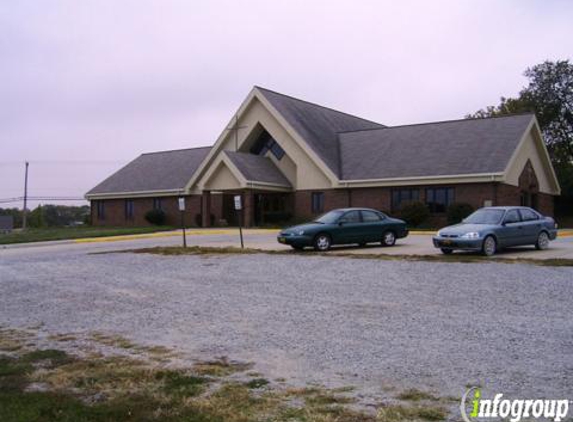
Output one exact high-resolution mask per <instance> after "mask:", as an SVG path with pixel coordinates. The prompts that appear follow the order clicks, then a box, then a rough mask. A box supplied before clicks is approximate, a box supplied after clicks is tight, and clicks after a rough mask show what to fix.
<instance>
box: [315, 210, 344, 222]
mask: <svg viewBox="0 0 573 422" xmlns="http://www.w3.org/2000/svg"><path fill="white" fill-rule="evenodd" d="M342 214H344V211H329V212H327V213H326V214H323V215H321V216H320V217H319V218H317V219H316V220H314V222H315V223H322V224H333V223H336V222H337V221H338V219H339V218H340V216H341V215H342Z"/></svg>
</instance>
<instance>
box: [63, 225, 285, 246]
mask: <svg viewBox="0 0 573 422" xmlns="http://www.w3.org/2000/svg"><path fill="white" fill-rule="evenodd" d="M238 232H239V229H237V228H233V229H213V230H194V229H188V230H187V235H188V236H208V235H215V234H236V233H238ZM243 233H244V234H264V233H278V230H276V229H244V230H243ZM173 236H181V230H178V231H170V232H158V233H144V234H129V235H120V236H102V237H87V238H83V239H74V240H73V241H74V243H104V242H121V241H124V240H138V239H153V238H157V237H173Z"/></svg>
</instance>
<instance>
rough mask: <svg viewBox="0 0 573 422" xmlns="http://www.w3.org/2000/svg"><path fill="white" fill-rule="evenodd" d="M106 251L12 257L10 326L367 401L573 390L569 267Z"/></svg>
mask: <svg viewBox="0 0 573 422" xmlns="http://www.w3.org/2000/svg"><path fill="white" fill-rule="evenodd" d="M114 246H115V247H117V246H118V245H114ZM102 247H107V248H109V247H110V246H109V244H105V243H94V244H83V245H78V244H63V245H55V246H49V247H47V246H45V247H20V248H11V249H4V250H0V324H1V325H3V326H9V327H14V328H17V327H29V326H41V330H42V331H43V332H45V333H52V334H54V333H80V334H81V333H89V332H92V331H103V332H108V333H116V334H120V335H123V336H126V337H127V338H129V339H132V340H134V341H136V342H142V343H145V344H161V345H165V346H168V347H172V348H174V349H175V350H177V351H179V352H181V353H183V354H184V356H186V357H187V358H189V359H193V358H203V359H204V358H212V357H215V356H228V357H231V358H234V359H239V360H246V361H252V362H255V364H256V366H255V370H257V371H259V372H261V373H263V374H264V376H266V377H269V378H271V379H272V378H278V377H284V378H286V379H287V380H288V382H291V383H293V384H299V383H300V384H304V383H307V382H318V383H323V384H326V385H354V386H357V387H358V391H359V392H360V394H364V395H365V397H393V396H395V395H396V394H397V393H398V392H399V391H401V390H402V389H405V388H409V387H415V388H418V389H422V390H431V391H433V392H435V393H437V394H440V395H454V396H460V395H461V394H462V392H463V390H464V389H465V386H466V385H468V384H479V385H482V386H483V387H484V388H485V389H487V390H489V391H500V392H503V393H505V394H508V395H514V396H516V397H517V396H519V397H563V396H565V397H571V396H572V395H573V334H572V333H573V318H571V316H572V313H571V301H570V298H571V297H572V296H573V282H572V280H573V268H571V267H561V268H554V267H539V266H532V265H524V264H498V263H494V262H492V263H483V264H481V263H480V264H457V263H430V262H403V261H379V260H356V259H348V258H343V257H333V258H330V257H319V256H313V255H312V254H310V253H309V254H308V256H304V255H303V256H300V255H292V256H288V255H225V256H222V255H219V256H181V257H166V256H156V255H147V254H145V255H144V254H131V253H123V254H103V255H91V254H88V253H87V252H93V251H98V250H101V248H102ZM396 249H399V248H396ZM373 400H374V399H373Z"/></svg>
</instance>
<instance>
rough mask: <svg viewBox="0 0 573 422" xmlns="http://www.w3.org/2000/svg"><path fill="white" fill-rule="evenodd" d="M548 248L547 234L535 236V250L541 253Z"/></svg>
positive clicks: (542, 233)
mask: <svg viewBox="0 0 573 422" xmlns="http://www.w3.org/2000/svg"><path fill="white" fill-rule="evenodd" d="M548 247H549V236H548V235H547V232H541V233H539V236H537V242H535V249H537V250H540V251H542V250H543V249H547V248H548Z"/></svg>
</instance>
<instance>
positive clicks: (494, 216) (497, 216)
mask: <svg viewBox="0 0 573 422" xmlns="http://www.w3.org/2000/svg"><path fill="white" fill-rule="evenodd" d="M501 217H503V210H477V211H476V212H474V213H473V214H471V215H470V216H469V217H467V218H466V219H465V220H464V223H470V224H499V222H500V221H501Z"/></svg>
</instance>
